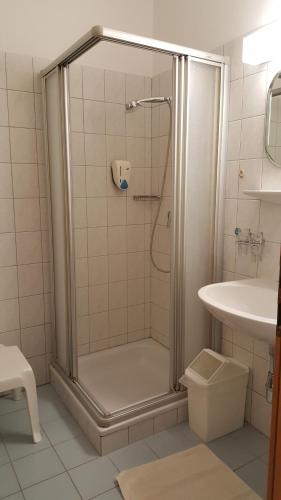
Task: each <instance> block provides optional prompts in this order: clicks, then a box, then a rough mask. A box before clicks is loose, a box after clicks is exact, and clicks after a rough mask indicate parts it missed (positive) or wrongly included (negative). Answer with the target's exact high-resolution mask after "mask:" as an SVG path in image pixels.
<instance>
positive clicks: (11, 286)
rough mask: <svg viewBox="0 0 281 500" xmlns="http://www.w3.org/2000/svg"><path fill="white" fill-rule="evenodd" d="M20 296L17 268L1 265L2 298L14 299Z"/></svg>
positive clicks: (0, 286)
mask: <svg viewBox="0 0 281 500" xmlns="http://www.w3.org/2000/svg"><path fill="white" fill-rule="evenodd" d="M17 296H18V278H17V268H16V266H12V267H0V300H3V299H14V298H16V297H17Z"/></svg>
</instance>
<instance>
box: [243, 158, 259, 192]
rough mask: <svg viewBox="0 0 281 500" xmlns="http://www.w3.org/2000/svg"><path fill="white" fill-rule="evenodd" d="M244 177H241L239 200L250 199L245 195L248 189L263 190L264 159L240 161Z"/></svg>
mask: <svg viewBox="0 0 281 500" xmlns="http://www.w3.org/2000/svg"><path fill="white" fill-rule="evenodd" d="M240 169H241V170H242V176H241V177H239V198H245V199H249V196H247V195H245V194H244V193H243V191H244V190H247V189H261V182H262V159H258V160H257V159H248V160H240Z"/></svg>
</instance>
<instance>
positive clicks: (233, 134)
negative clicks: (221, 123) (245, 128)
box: [227, 120, 241, 160]
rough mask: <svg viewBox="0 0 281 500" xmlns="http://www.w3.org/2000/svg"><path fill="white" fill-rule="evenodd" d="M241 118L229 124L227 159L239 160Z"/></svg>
mask: <svg viewBox="0 0 281 500" xmlns="http://www.w3.org/2000/svg"><path fill="white" fill-rule="evenodd" d="M240 134H241V120H236V121H233V122H230V123H229V124H228V140H227V159H228V160H238V159H239V153H240Z"/></svg>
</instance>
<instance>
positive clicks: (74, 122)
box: [70, 98, 84, 132]
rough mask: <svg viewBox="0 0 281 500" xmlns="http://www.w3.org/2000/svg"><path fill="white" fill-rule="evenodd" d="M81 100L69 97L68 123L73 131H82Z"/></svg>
mask: <svg viewBox="0 0 281 500" xmlns="http://www.w3.org/2000/svg"><path fill="white" fill-rule="evenodd" d="M83 116H84V115H83V101H82V99H74V98H71V99H70V123H71V130H72V131H73V132H83V130H84V118H83Z"/></svg>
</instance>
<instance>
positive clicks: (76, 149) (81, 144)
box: [71, 132, 87, 165]
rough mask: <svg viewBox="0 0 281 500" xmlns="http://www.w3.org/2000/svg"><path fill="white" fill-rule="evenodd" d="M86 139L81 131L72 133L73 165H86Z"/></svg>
mask: <svg viewBox="0 0 281 500" xmlns="http://www.w3.org/2000/svg"><path fill="white" fill-rule="evenodd" d="M86 137H87V136H86ZM85 141H86V138H85V137H84V134H82V133H81V132H72V134H71V163H72V165H85Z"/></svg>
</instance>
